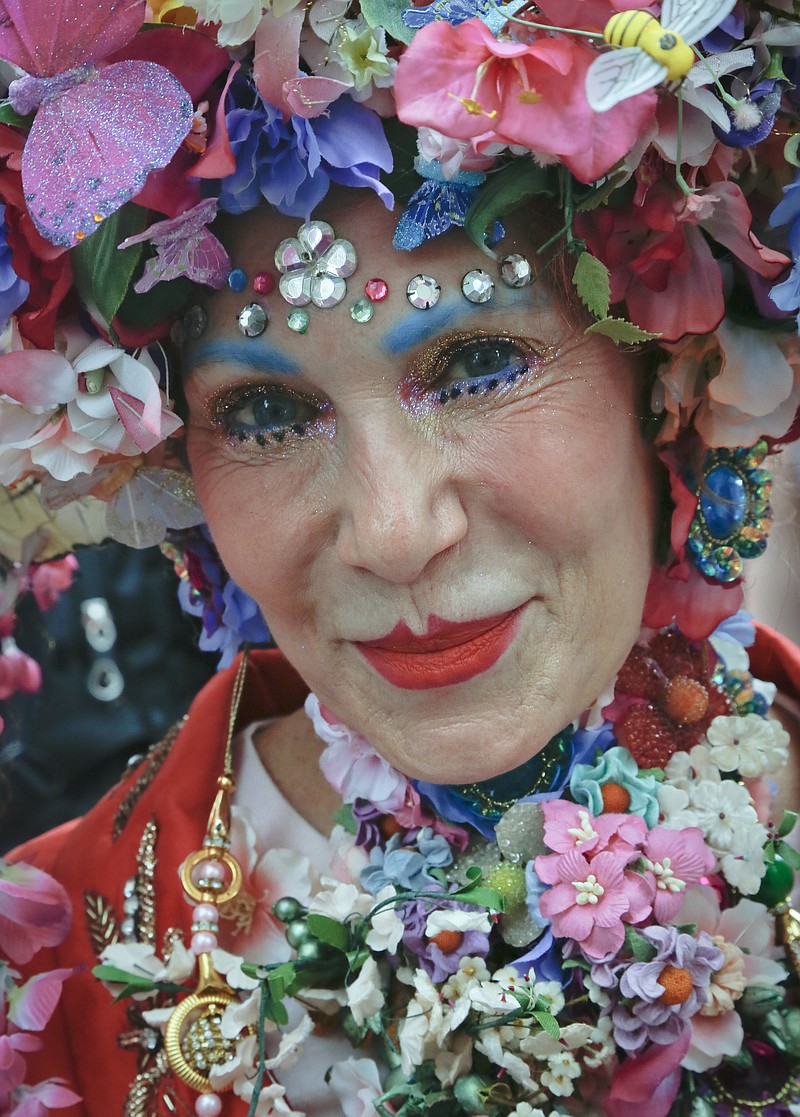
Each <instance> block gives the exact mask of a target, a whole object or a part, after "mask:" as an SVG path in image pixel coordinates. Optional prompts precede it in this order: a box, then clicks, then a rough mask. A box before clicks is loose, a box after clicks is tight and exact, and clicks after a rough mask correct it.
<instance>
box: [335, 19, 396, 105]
mask: <svg viewBox="0 0 800 1117" xmlns="http://www.w3.org/2000/svg"><path fill="white" fill-rule="evenodd" d="M337 41H338V46H337V49H336V54H337V55H338V58H339V60H340V62H341V64H342V66H343V67H344V68H345V69H346V70H348V71H349V73H350V75H351V77H352V80H353V87H354V89H355V90H356V92H357V93H362V91H364V90H369V89H370V88H371V87H372V86H374V87H375V88H376V89H386V88H388V87H389V86H391V85H393V84H394V72H395V70H396V69H397V62H395V60H394V59H393V58H389V57H388V56H387V53H386V49H387V48H386V32H385V31H384V29H383V28H382V27H377V28H372V27H370V26H369V25H368V24H367V21H366V20H365V19H364V18H363V16H362V17H360V18H359V19H355V20H350V19H348V20H345V21H344V23H342V24H341V27H340V31H339V35H338V36H337ZM358 100H361V98H360V97H359V98H358Z"/></svg>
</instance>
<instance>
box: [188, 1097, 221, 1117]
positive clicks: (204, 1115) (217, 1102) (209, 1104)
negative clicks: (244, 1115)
mask: <svg viewBox="0 0 800 1117" xmlns="http://www.w3.org/2000/svg"><path fill="white" fill-rule="evenodd" d="M194 1111H195V1113H196V1114H197V1117H219V1115H220V1113H221V1112H222V1099H221V1098H219V1097H218V1096H217V1095H216V1094H201V1095H200V1097H199V1098H196V1099H195V1103H194Z"/></svg>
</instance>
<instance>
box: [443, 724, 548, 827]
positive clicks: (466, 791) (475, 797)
mask: <svg viewBox="0 0 800 1117" xmlns="http://www.w3.org/2000/svg"><path fill="white" fill-rule="evenodd" d="M539 755H541V754H539ZM563 759H564V742H563V740H562V739H561V737H559V738H557V744H556V746H555V747H554V748H548V749H547V755H546V756H544V757H543V758H542V765H541V767H540V768H539V771H538V772H537V773H536V776H535V779H534V781H533V784H532V786H531V787H530V788H529V789H528V790H527V791H524V792H523V793H522V794H521V795H516V794H515V795H514V797H513V798H511V799H497V798H495V796H493V795H492V794H491V792H490V791H489V789H488V788H487V787H486V786H484V787H481V786H480V784H477V783H468V784H456V785H454V790H455V791H456V792H457V793H458V794H459V795H463V796H464V797H465V798H468V799H471V800H472V802H473V806H474V807H475V808H476V810H477V811H478V814H480V815H482V816H483V817H484V818H497V816H498V815H503V814H505V813H506V812H507V811H510V810H511V808H512V807H513V806H515V805H516V803H517V802H518V801H519V800H520V799H524V798H525V797H526V796H527V795H535V794H536V793H537V792H539V791H542V790H545V789H547V788H548V787H549V786H550V783H551V781H552V777H553V769H554V768H555V767H556V766H557V765H558V764H560V763H561V761H562V760H563ZM491 782H492V781H491V780H487V783H489V784H490V783H491Z"/></svg>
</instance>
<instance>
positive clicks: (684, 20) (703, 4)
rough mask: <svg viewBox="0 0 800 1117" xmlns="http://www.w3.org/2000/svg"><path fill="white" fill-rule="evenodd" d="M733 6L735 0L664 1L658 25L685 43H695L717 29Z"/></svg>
mask: <svg viewBox="0 0 800 1117" xmlns="http://www.w3.org/2000/svg"><path fill="white" fill-rule="evenodd" d="M735 6H736V0H664V4H663V7H662V9H661V16H660V18H659V23H660V24H661V26H662V27H666V28H667V30H669V31H675V32H677V33H678V35H680V36H681V38H682V39H684V40H685V41H686V42H687V43H696V42H697V40H698V39H702V38H703V36H704V35H707V34H708V33H709V31H713V30H714V28H715V27H719V25H720V24H721V23H722V21H723V19H725V17H726V16H727V15H730V13H731V12H732V11H733V9H734V7H735Z"/></svg>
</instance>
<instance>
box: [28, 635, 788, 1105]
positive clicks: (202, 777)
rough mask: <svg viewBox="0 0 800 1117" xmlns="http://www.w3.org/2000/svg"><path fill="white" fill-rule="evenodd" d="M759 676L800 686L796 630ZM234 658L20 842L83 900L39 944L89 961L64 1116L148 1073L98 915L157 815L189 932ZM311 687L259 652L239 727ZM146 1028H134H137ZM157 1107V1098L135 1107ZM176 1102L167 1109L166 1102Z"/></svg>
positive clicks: (64, 1062) (76, 988)
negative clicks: (63, 818)
mask: <svg viewBox="0 0 800 1117" xmlns="http://www.w3.org/2000/svg"><path fill="white" fill-rule="evenodd" d="M751 668H752V671H753V674H754V675H755V676H756V677H757V678H761V679H770V680H772V681H773V682H775V683H776V684H777V686H778V688H779V689H780V690H781V691H782V692H783V693H785V694H787V695H788V696H790V697H793V698H798V697H800V649H797V648H796V647H795V646H794V645H793V644H792V643H791V642H790V641H789V640H787V639H786V638H785V637H782V636H779V635H778V634H776V633H773V632H770V631H769V630H766V629H763V630H760V632H759V637H758V641H757V644H756V646H755V648H753V649H751ZM234 674H235V665H234V667H231V668H229V669H228V670H227V671H223V672H221V673H220V674H219V675H217V676H216V677H215V678H214V679H212V680H211V682H210V683H209V684H208V685H207V686H206V687H205V688H204V689H203V690H202V691H201V692H200V694H199V695H198V697H197V698H196V700H195V701H194V703H193V704H192V707H191V709H190V711H189V714H188V716H187V718H186V720H185V721H184V723H183V725H182V728H181V729H180V732H179V733H178V734H177V737H176V738H175V739H174V742H173V743H172V745H171V747H164V746H163V745H162V746H157V747H156V748H155V749H153V750H151V752H150V753H149V754H148V756H147V758H145V760H143V761H142V762H141V764H139V766H138V767H137V768H136V769H134V770H133V771H132V772H131V773H130V774H127V775H126V776H125V778H124V779H123V780H122V781H121V782H120V783H119V784H118V785H117V787H115V788H113V790H111V791H110V792H109V793H108V794H107V795H106V796H105V797H104V798H103V799H102V800H101V801H100V802H99V803H98V805H97V806H96V807H95V808H94V810H92V811H91V812H90V813H89V814H88V815H86V816H85V817H84V818H82V819H77V820H75V821H73V822H69V823H66V824H65V825H64V826H61V827H59V828H58V829H57V830H53V831H51V832H50V833H49V834H45V835H43V836H42V837H40V838H37V839H35V840H34V841H32V842H29V843H28V844H27V845H25V846H21V847H20V848H19V849H17V850H15V851H14V854H13V855H12V859H13V860H20V861H22V860H24V861H27V862H29V863H31V864H34V865H36V866H38V867H39V868H42V869H44V870H46V871H47V872H49V873H51V874H52V875H53V876H54V877H56V878H57V879H58V880H59V881H61V883H62V884H63V885H64V887H65V888H66V889H67V892H68V893H69V895H70V897H71V899H72V903H73V905H74V920H73V926H72V930H71V932H70V935H69V937H68V938H67V940H66V941H65V942H64V943H63V944H62V945H61V946H60V947H59V948H58V949H56V950H53V951H44V950H43V951H40V952H39V953H38V954H37V955H36V956H35V958H34V960H33V963H32V966H31V968H32V969H33V970H34V971H35V972H40V971H42V970H45V969H54V968H56V967H59V966H75V965H79V966H82V967H84V970H83V972H82V973H80V974H78V975H77V976H76V977H72V978H70V979H69V980H68V981H67V982H66V983H65V985H64V992H63V997H62V1001H61V1004H60V1006H59V1011H58V1012H57V1014H56V1015H55V1016H54V1017H53V1019H52V1020H51V1022H50V1024H49V1026H48V1028H47V1030H46V1032H45V1033H44V1037H45V1047H44V1050H43V1051H42V1052H40V1053H38V1055H37V1054H32V1055H29V1056H26V1058H27V1060H28V1068H29V1073H28V1075H27V1076H26V1081H27V1082H29V1083H35V1082H37V1081H39V1080H41V1079H43V1078H48V1077H60V1078H64V1079H66V1080H67V1082H68V1083H70V1084H71V1085H72V1086H73V1088H74V1089H75V1090H76V1091H77V1092H78V1093H79V1094H81V1095H82V1097H83V1099H84V1100H83V1106H82V1107H77V1106H76V1107H74V1108H72V1109H69V1110H67V1109H64V1110H59V1111H58V1112H59V1113H63V1114H64V1115H65V1117H67V1115H68V1117H76V1115H77V1114H79V1113H83V1114H86V1117H122V1115H123V1113H124V1112H125V1110H124V1106H125V1101H126V1098H127V1096H128V1091H129V1088H130V1086H131V1084H132V1083H133V1081H134V1079H135V1078H136V1076H137V1074H138V1073H139V1064H140V1057H141V1056H142V1054H143V1049H142V1048H141V1047H138V1046H135V1045H133V1046H129V1047H127V1049H121V1048H120V1045H119V1037H120V1036H121V1035H122V1034H123V1033H125V1032H131V1031H133V1032H134V1033H135V1031H136V1025H135V1022H134V1024H133V1025H132V1024H131V1022H130V1020H129V1018H128V1011H129V1005H130V1004H131V1002H123V1003H120V1004H113V1002H112V999H111V995H110V994H109V992H108V990H107V989H106V988H105V987H104V986H103V985H102V984H101V983H100V982H99V981H97V980H96V979H95V978H93V977H92V975H91V969H92V967H93V966H94V965H96V964H97V957H96V953H95V950H94V948H93V945H92V937H91V932H90V925H91V924H94V931H95V937H98V935H100V934H101V931H102V928H101V927H100V926H99V915H100V913H101V912H102V911H103V910H104V908H105V905H110V907H111V908H112V909H113V910H114V912H115V913H116V915H117V917H118V918H119V920H122V918H123V911H122V903H123V890H124V886H125V882H126V881H127V880H129V879H130V878H131V877H132V876H134V875H135V874H136V873H137V855H138V853H139V847H140V842H141V841H142V837H143V834H144V832H145V828H146V827H147V825H148V823H150V822H151V821H152V822H154V823H155V825H156V827H157V837H156V839H155V847H154V854H155V858H156V861H157V864H156V866H155V869H154V873H153V878H152V879H153V883H154V894H155V900H154V905H155V912H154V915H155V937H154V945H155V947H156V951H157V953H158V954H159V955H161V953H162V944H163V939H164V936H165V933H167V931H168V930H169V929H170V928H180V929H181V930H182V931H183V932H184V935H185V936H186V937H188V931H189V924H190V914H191V909H190V908H189V906H188V904H187V903H186V902H185V901H184V899H183V895H182V889H181V887H180V885H179V881H178V868H179V866H180V864H181V862H182V861H183V860H184V859H185V857H186V856H187V854H188V853H191V852H192V851H193V850H195V849H198V848H199V847H200V846H201V845H202V841H203V837H204V833H205V825H206V821H207V818H208V812H209V810H210V808H211V801H212V799H213V795H214V790H215V780H216V777H217V776H218V774H219V773H220V771H221V768H222V760H223V752H224V746H225V738H226V733H227V721H228V713H229V709H230V701H231V690H232V686H233V678H234ZM306 693H307V688H306V686H305V684H304V683H303V682H302V680H301V679H300V678H299V676H298V675H296V674H295V672H294V671H293V670H292V669H291V668H290V667H289V665H288V664H287V663H286V661H285V660H284V659H283V658H282V656H281V655H280V654H279V653H278V652H256V653H254V654H253V655H252V657H251V664H250V668H249V671H248V676H247V683H246V686H245V691H244V695H243V699H242V703H241V706H240V710H239V727H240V728H241V727H244V726H245V725H248V724H249V723H250V722H252V721H255V720H257V719H259V718H264V717H270V716H275V715H280V714H286V713H289V712H291V711H293V710H295V709H297V707H298V706H299V705H300V704H301V703H302V701H303V700H304V698H305V695H306ZM133 1038H134V1039H135V1035H134V1037H133ZM169 1082H170V1086H171V1089H172V1090H173V1092H174V1095H177V1097H179V1098H182V1099H183V1100H184V1101H185V1103H186V1109H185V1110H183V1109H182V1108H181V1106H180V1105H178V1106H177V1110H176V1111H177V1112H178V1113H185V1114H187V1115H189V1114H193V1113H194V1098H195V1096H196V1095H195V1094H194V1093H193V1092H192V1091H190V1090H188V1088H186V1087H184V1086H183V1084H182V1083H181V1082H178V1081H177V1080H176V1079H174V1078H170V1079H169ZM128 1112H129V1117H133V1115H134V1114H137V1115H141V1117H149V1115H150V1114H151V1113H153V1114H154V1113H156V1109H155V1107H154V1106H153V1107H152V1108H151V1107H148V1106H146V1105H145V1106H143V1107H142V1108H139V1109H132V1110H129V1111H128ZM166 1112H167V1111H166V1110H164V1109H163V1107H162V1108H161V1109H159V1110H158V1113H159V1115H160V1114H162V1113H163V1114H166ZM245 1113H246V1107H245V1104H244V1102H242V1101H240V1100H239V1099H238V1098H236V1097H234V1096H233V1095H231V1094H226V1095H224V1102H223V1115H226V1117H244V1114H245Z"/></svg>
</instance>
